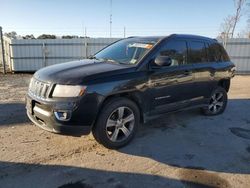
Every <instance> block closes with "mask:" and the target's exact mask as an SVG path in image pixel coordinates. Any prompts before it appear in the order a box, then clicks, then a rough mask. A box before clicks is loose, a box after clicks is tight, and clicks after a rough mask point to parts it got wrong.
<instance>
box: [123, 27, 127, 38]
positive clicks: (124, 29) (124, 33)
mask: <svg viewBox="0 0 250 188" xmlns="http://www.w3.org/2000/svg"><path fill="white" fill-rule="evenodd" d="M123 38H126V27H124V28H123Z"/></svg>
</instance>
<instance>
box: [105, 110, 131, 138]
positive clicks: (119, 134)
mask: <svg viewBox="0 0 250 188" xmlns="http://www.w3.org/2000/svg"><path fill="white" fill-rule="evenodd" d="M134 124H135V115H134V113H133V111H132V110H131V109H130V108H129V107H125V106H121V107H118V108H117V109H115V110H114V111H113V112H112V113H111V114H110V116H109V118H108V120H107V122H106V134H107V136H108V138H109V139H110V141H112V142H122V141H124V140H126V139H127V138H128V137H129V136H130V135H131V133H132V132H133V129H134Z"/></svg>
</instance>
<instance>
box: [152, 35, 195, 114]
mask: <svg viewBox="0 0 250 188" xmlns="http://www.w3.org/2000/svg"><path fill="white" fill-rule="evenodd" d="M157 55H161V56H168V57H169V58H171V61H172V63H171V65H170V66H157V65H153V64H151V65H150V69H151V71H150V74H149V81H148V82H149V87H150V99H151V100H150V104H151V112H150V115H157V114H161V113H165V112H169V111H174V110H177V109H179V108H184V107H187V106H188V105H189V104H190V101H191V100H192V99H194V98H195V97H196V94H195V92H194V91H193V87H194V77H193V73H192V69H193V65H192V64H187V43H186V41H185V40H174V39H171V40H170V41H166V43H165V44H163V46H162V47H161V48H160V50H159V52H158V53H157V54H156V56H157Z"/></svg>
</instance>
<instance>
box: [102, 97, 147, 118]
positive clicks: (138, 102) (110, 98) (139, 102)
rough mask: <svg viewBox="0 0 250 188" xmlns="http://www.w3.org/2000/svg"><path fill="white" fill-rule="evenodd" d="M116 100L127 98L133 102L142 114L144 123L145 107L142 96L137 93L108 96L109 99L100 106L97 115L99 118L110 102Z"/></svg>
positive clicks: (106, 98) (105, 99)
mask: <svg viewBox="0 0 250 188" xmlns="http://www.w3.org/2000/svg"><path fill="white" fill-rule="evenodd" d="M115 98H127V99H129V100H131V101H132V102H134V103H135V104H136V105H137V107H138V109H139V112H140V122H143V120H144V115H143V114H144V107H143V105H142V104H143V103H142V99H141V97H140V95H139V94H138V93H137V92H124V93H116V94H111V95H108V96H107V97H105V98H104V100H103V102H102V103H101V105H100V108H99V111H98V114H97V118H98V116H99V113H100V112H101V111H102V109H103V107H104V106H105V105H106V104H107V103H108V102H109V101H110V100H113V99H115Z"/></svg>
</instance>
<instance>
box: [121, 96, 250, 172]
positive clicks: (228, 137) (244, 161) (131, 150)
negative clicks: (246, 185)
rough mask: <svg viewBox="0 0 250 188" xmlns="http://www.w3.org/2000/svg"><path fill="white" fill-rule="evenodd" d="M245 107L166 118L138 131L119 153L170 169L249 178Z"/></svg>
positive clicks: (240, 103) (236, 103)
mask: <svg viewBox="0 0 250 188" xmlns="http://www.w3.org/2000/svg"><path fill="white" fill-rule="evenodd" d="M249 106H250V100H249V99H232V100H229V101H228V106H227V109H226V111H225V112H224V113H223V114H221V115H219V116H202V115H200V111H199V110H197V109H196V110H191V111H186V112H180V113H175V114H169V115H167V116H166V117H164V118H161V119H158V120H154V121H153V122H149V123H147V125H144V126H143V127H141V128H140V130H139V132H138V134H137V137H136V138H135V140H134V141H132V142H131V143H130V144H129V145H128V146H126V147H124V148H122V149H120V150H119V151H120V152H122V153H126V154H129V155H135V156H141V157H147V158H150V159H153V160H156V161H158V162H161V163H163V164H166V165H170V166H173V167H180V168H185V169H200V170H210V171H214V172H225V173H239V174H250V110H249Z"/></svg>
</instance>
